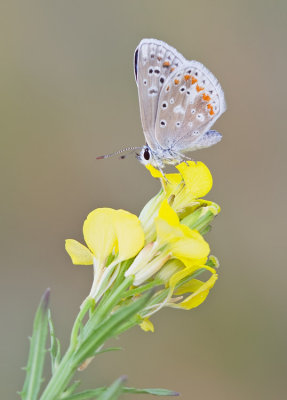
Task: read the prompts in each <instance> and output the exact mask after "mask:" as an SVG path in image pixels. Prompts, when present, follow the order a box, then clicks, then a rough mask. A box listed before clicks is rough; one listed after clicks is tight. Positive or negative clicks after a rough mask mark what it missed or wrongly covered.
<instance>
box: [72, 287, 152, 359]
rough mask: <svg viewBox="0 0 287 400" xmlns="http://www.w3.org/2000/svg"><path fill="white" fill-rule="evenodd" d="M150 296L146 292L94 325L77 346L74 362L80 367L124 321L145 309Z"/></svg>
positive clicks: (150, 294) (113, 334) (149, 293)
mask: <svg viewBox="0 0 287 400" xmlns="http://www.w3.org/2000/svg"><path fill="white" fill-rule="evenodd" d="M152 295H153V291H150V292H148V293H147V294H145V295H144V296H142V297H140V298H139V299H138V300H135V301H133V302H132V303H130V304H129V305H127V306H122V307H120V308H119V309H118V310H117V311H115V313H114V314H112V315H111V316H109V317H108V318H107V319H105V320H104V322H103V323H101V324H100V325H94V326H93V328H94V329H93V330H92V331H91V333H90V334H89V336H88V337H87V338H86V339H85V341H84V342H83V343H81V344H79V349H78V350H76V353H75V354H74V362H75V363H76V364H77V365H80V364H81V363H82V362H83V361H85V360H86V359H87V358H89V357H92V356H93V355H94V353H95V352H96V351H97V349H98V348H99V347H100V346H101V345H102V344H103V343H104V342H105V341H106V340H107V339H108V338H110V337H113V336H115V333H116V332H117V331H118V329H119V328H120V327H121V326H122V325H123V324H125V323H126V321H128V320H129V319H130V318H132V317H133V316H134V315H136V314H137V313H138V312H139V311H140V310H142V309H143V308H144V307H145V305H146V304H147V303H148V302H149V300H150V298H151V296H152Z"/></svg>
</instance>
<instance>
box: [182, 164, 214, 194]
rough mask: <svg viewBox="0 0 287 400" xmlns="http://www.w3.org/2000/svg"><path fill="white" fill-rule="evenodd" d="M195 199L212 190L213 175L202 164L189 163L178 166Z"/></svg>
mask: <svg viewBox="0 0 287 400" xmlns="http://www.w3.org/2000/svg"><path fill="white" fill-rule="evenodd" d="M176 168H177V169H178V171H179V172H180V173H181V175H182V177H183V179H184V182H185V184H186V186H187V189H188V190H189V192H190V193H191V194H192V197H193V198H197V197H202V196H205V195H206V194H207V193H208V192H209V191H210V190H211V188H212V175H211V173H210V171H209V169H208V168H207V166H206V165H205V164H203V163H202V162H197V163H196V162H194V161H187V163H185V162H183V163H181V164H179V165H177V166H176Z"/></svg>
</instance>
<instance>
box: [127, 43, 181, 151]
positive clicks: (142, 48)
mask: <svg viewBox="0 0 287 400" xmlns="http://www.w3.org/2000/svg"><path fill="white" fill-rule="evenodd" d="M134 60H135V61H134V68H135V78H136V82H137V86H138V95H139V105H140V114H141V121H142V126H143V131H144V135H145V138H146V142H147V144H148V145H149V146H150V147H151V148H152V149H155V148H156V147H157V146H158V144H157V142H156V139H155V121H156V115H157V109H158V99H159V96H160V92H161V90H162V87H163V85H164V83H165V81H166V80H167V78H168V76H170V75H171V74H173V73H174V71H175V70H176V69H177V68H178V67H180V66H182V65H183V64H184V62H185V61H186V60H185V58H184V57H183V56H182V55H181V54H180V53H178V52H177V51H176V50H175V49H174V48H173V47H171V46H169V45H168V44H166V43H164V42H162V41H160V40H156V39H143V40H142V41H141V42H140V44H139V45H138V47H137V49H136V51H135V58H134Z"/></svg>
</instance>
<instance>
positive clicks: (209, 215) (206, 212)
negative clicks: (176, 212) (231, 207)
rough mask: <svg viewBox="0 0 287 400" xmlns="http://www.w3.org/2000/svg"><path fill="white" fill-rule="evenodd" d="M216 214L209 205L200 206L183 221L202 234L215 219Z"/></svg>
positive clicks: (182, 221)
mask: <svg viewBox="0 0 287 400" xmlns="http://www.w3.org/2000/svg"><path fill="white" fill-rule="evenodd" d="M214 217H215V214H214V212H212V211H211V210H210V209H209V208H208V207H200V208H198V209H197V210H195V211H194V212H192V213H191V214H189V215H187V216H186V217H185V218H183V219H182V220H181V223H182V224H184V225H186V226H188V227H189V228H190V229H196V230H197V231H198V232H199V233H201V234H202V235H203V234H204V233H207V232H205V231H206V227H207V226H208V225H209V223H210V222H211V221H212V220H213V219H214Z"/></svg>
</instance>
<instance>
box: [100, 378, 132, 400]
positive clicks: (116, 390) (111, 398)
mask: <svg viewBox="0 0 287 400" xmlns="http://www.w3.org/2000/svg"><path fill="white" fill-rule="evenodd" d="M125 380H126V377H125V376H122V377H120V378H118V379H117V380H116V381H114V382H113V383H112V384H111V386H109V387H108V388H107V390H105V391H104V392H103V393H102V394H101V395H100V396H99V397H98V399H97V400H116V399H117V398H118V397H119V395H120V394H121V393H122V387H123V383H124V381H125Z"/></svg>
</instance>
